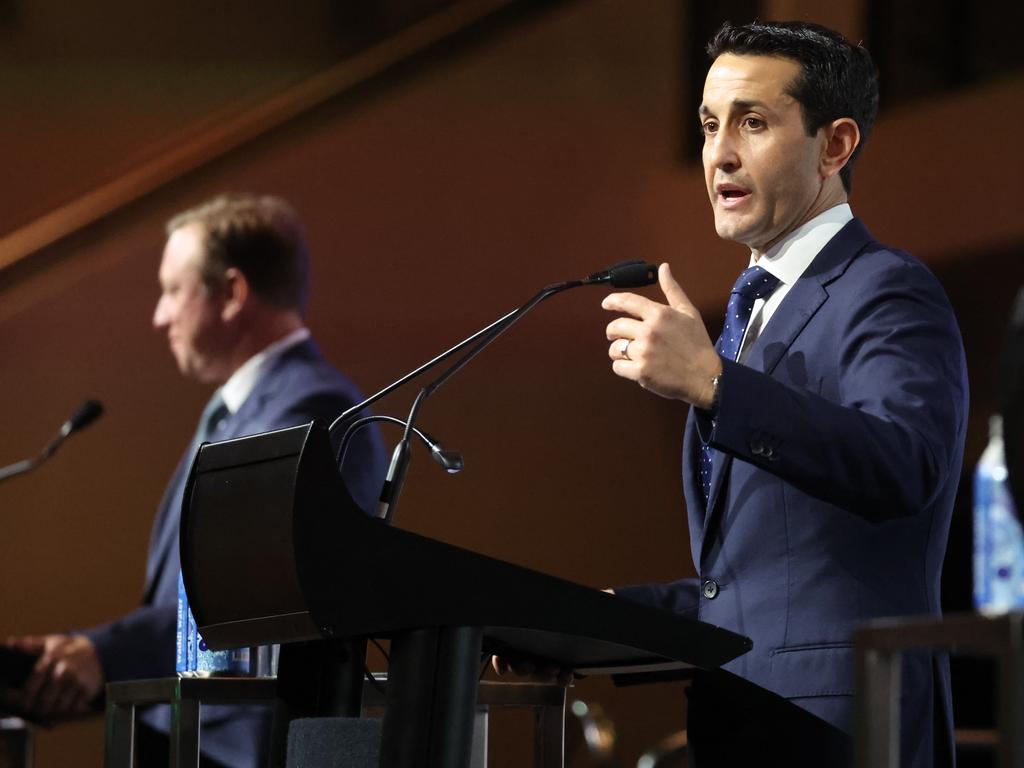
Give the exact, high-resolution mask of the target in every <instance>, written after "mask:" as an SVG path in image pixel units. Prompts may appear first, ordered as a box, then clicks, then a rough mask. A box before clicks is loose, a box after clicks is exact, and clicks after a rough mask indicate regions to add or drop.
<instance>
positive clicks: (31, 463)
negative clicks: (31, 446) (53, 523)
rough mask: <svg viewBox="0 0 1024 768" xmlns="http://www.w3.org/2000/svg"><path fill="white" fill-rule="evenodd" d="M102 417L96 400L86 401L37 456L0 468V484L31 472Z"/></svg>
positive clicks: (99, 404)
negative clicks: (73, 436)
mask: <svg viewBox="0 0 1024 768" xmlns="http://www.w3.org/2000/svg"><path fill="white" fill-rule="evenodd" d="M102 415H103V405H102V404H101V403H100V402H99V401H98V400H86V401H85V402H84V403H82V404H81V405H80V406H78V409H77V410H76V411H75V412H74V413H73V414H71V418H69V419H68V420H67V421H65V422H64V423H63V424H62V425H61V427H60V431H59V432H58V433H57V436H56V437H55V438H54V439H53V440H51V441H50V442H49V444H48V445H47V446H46V447H45V448H43V450H42V451H41V452H40V453H39V455H38V456H36V457H35V458H32V459H25V460H23V461H18V462H15V463H14V464H8V465H7V466H6V467H0V482H2V481H4V480H8V479H10V478H12V477H17V476H18V475H23V474H25V473H26V472H31V471H32V470H33V469H35V468H36V467H38V466H39V465H40V464H42V463H43V462H44V461H46V460H47V459H48V458H50V457H51V456H53V454H55V453H56V452H57V449H58V448H60V446H61V443H63V442H64V441H65V440H67V438H68V437H70V436H71V435H73V434H74V433H75V432H79V431H81V430H83V429H85V428H86V427H88V426H89V425H90V424H92V423H93V422H94V421H96V419H98V418H99V417H100V416H102Z"/></svg>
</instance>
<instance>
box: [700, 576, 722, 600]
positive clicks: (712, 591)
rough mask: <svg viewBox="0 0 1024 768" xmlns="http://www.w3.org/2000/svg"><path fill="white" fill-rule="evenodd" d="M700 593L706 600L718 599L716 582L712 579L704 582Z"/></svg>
mask: <svg viewBox="0 0 1024 768" xmlns="http://www.w3.org/2000/svg"><path fill="white" fill-rule="evenodd" d="M701 591H702V592H703V593H704V597H706V598H707V599H708V600H714V599H715V598H716V597H718V582H717V581H715V580H714V579H708V580H707V581H705V582H704V588H703V589H702V590H701Z"/></svg>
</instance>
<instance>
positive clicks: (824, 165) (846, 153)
mask: <svg viewBox="0 0 1024 768" xmlns="http://www.w3.org/2000/svg"><path fill="white" fill-rule="evenodd" d="M821 130H823V131H824V132H825V146H824V148H823V149H822V152H821V161H820V164H819V167H820V170H821V176H822V178H825V179H830V178H832V177H833V176H835V175H836V174H837V173H839V172H840V171H841V170H842V169H843V168H844V167H845V166H846V164H847V163H848V162H850V158H851V157H852V156H853V151H854V150H855V149H857V145H858V144H860V128H858V127H857V122H856V121H855V120H853V119H852V118H849V117H841V118H839V119H838V120H833V121H832V122H831V123H829V124H828V125H825V126H823V127H822V129H821Z"/></svg>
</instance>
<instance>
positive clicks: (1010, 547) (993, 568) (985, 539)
mask: <svg viewBox="0 0 1024 768" xmlns="http://www.w3.org/2000/svg"><path fill="white" fill-rule="evenodd" d="M974 606H975V607H976V608H977V609H978V610H979V611H980V612H982V613H1005V612H1006V611H1010V610H1014V609H1021V608H1024V536H1022V534H1021V526H1020V523H1019V522H1018V521H1017V516H1016V514H1015V512H1014V506H1013V499H1012V497H1011V496H1010V489H1009V486H1008V484H1007V471H1006V454H1005V451H1004V449H1003V419H1002V417H1001V416H993V417H992V418H991V419H989V441H988V446H987V447H986V448H985V450H984V452H983V453H982V454H981V459H980V460H979V461H978V467H977V469H976V470H975V472H974Z"/></svg>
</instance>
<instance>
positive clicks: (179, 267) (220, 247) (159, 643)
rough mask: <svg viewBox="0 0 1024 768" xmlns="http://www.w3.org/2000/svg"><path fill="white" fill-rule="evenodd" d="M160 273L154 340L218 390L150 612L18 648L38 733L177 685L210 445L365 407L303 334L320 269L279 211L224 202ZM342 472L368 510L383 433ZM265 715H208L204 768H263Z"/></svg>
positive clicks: (176, 222) (154, 574) (356, 447)
mask: <svg viewBox="0 0 1024 768" xmlns="http://www.w3.org/2000/svg"><path fill="white" fill-rule="evenodd" d="M167 232H168V239H167V243H166V246H165V248H164V253H163V259H162V261H161V264H160V273H159V280H160V286H161V291H162V293H161V296H160V300H159V302H158V303H157V306H156V311H155V313H154V315H153V325H154V327H155V328H156V329H157V330H159V331H161V332H165V333H166V334H167V339H168V342H169V344H170V347H171V352H172V354H173V355H174V358H175V361H176V362H177V365H178V368H179V370H180V371H181V373H182V375H184V376H186V377H189V378H191V379H195V380H197V381H199V382H202V383H204V384H214V385H217V387H218V389H217V391H216V393H215V395H214V398H213V399H212V400H211V404H210V405H209V406H207V409H206V411H205V412H204V415H203V419H201V423H200V427H199V431H198V432H197V435H196V438H194V439H193V442H192V444H191V445H190V446H189V448H188V449H187V450H186V452H185V455H184V456H183V457H182V459H181V462H180V463H179V465H178V467H177V469H176V470H175V472H174V475H173V476H172V478H171V481H170V483H169V485H168V487H167V491H166V493H165V494H164V498H163V501H162V502H161V504H160V507H159V508H158V510H157V517H156V521H155V523H154V527H153V534H152V539H151V541H150V547H149V553H148V558H147V563H146V587H145V596H144V598H143V603H142V605H141V606H140V607H139V608H137V609H135V610H134V611H132V612H131V613H129V614H128V615H126V616H123V617H121V618H120V619H117V620H116V621H113V622H111V623H109V624H105V625H103V626H99V627H94V628H91V629H88V630H85V631H83V632H79V633H74V634H70V635H47V636H45V637H28V638H21V639H19V640H17V641H15V644H16V645H17V646H19V647H21V648H23V649H26V650H30V651H34V652H36V653H40V654H41V656H40V659H39V662H38V663H37V665H36V668H35V671H34V672H33V674H32V676H31V678H30V679H29V681H28V683H27V684H26V686H25V689H24V691H25V693H24V697H23V699H24V700H23V701H22V702H21V708H22V709H24V710H26V711H27V712H28V713H30V714H33V715H35V716H36V717H38V718H39V719H44V720H45V719H51V720H52V719H60V718H62V717H68V716H74V715H76V714H83V713H86V712H88V711H90V706H93V705H95V704H96V703H97V701H98V698H99V697H100V695H101V693H102V690H103V685H104V684H105V683H106V682H109V681H117V680H130V679H138V678H153V677H167V676H172V675H174V674H175V639H176V631H175V630H176V608H177V579H178V571H179V569H180V563H179V560H178V527H179V520H180V512H181V499H182V493H183V490H184V484H185V480H186V477H187V474H188V470H189V467H190V466H191V462H192V458H193V456H194V454H195V451H196V449H197V448H198V444H199V442H200V440H201V439H202V440H208V441H214V440H223V439H228V438H232V437H238V436H241V435H248V434H253V433H258V432H265V431H268V430H272V429H279V428H282V427H290V426H294V425H296V424H302V423H305V422H308V421H309V420H311V419H313V418H317V417H319V418H323V419H332V418H333V417H335V416H337V415H338V414H340V413H341V412H342V411H344V410H345V409H346V408H348V407H349V406H351V405H354V404H355V403H357V402H359V401H360V400H361V399H362V398H361V396H360V394H359V392H358V391H357V390H356V388H355V386H354V385H353V384H352V383H351V382H350V381H349V380H348V379H346V378H345V377H344V376H343V375H342V374H341V373H339V372H338V371H337V370H336V369H335V368H334V367H332V366H331V365H330V364H329V363H327V361H326V360H324V358H323V356H322V355H321V353H320V351H319V349H318V348H317V346H316V344H315V343H314V342H313V341H312V339H311V338H310V334H309V331H308V330H307V329H306V328H305V326H304V325H303V320H302V318H303V315H304V312H305V308H306V303H307V297H308V285H309V277H308V275H309V256H308V252H307V248H306V244H305V239H304V235H303V231H302V227H301V224H300V222H299V219H298V217H297V216H296V214H295V212H294V211H293V210H292V209H291V207H290V206H289V205H288V204H287V203H285V202H284V201H283V200H281V199H279V198H273V197H252V196H230V197H218V198H216V199H214V200H212V201H210V202H208V203H205V204H203V205H201V206H199V207H197V208H194V209H191V210H188V211H185V212H184V213H182V214H179V215H178V216H176V217H174V218H173V219H172V220H171V221H170V222H169V223H168V226H167ZM347 456H348V458H347V460H346V462H345V466H344V468H343V474H344V477H345V481H346V484H347V486H348V489H349V491H350V493H351V495H352V497H353V499H354V500H355V501H356V502H357V503H359V504H360V506H362V507H363V508H364V509H366V510H370V509H371V507H372V505H373V503H374V502H375V501H376V499H377V496H378V494H379V491H380V486H381V483H382V482H383V475H384V452H383V447H382V445H381V442H380V437H379V435H378V434H377V432H376V431H375V430H374V429H367V430H363V431H362V432H361V433H357V436H356V438H355V442H354V444H353V445H352V447H351V448H350V450H349V451H348V454H347ZM269 717H270V713H269V711H268V710H267V709H266V708H262V707H239V706H204V707H203V709H202V718H203V721H202V722H203V725H202V728H203V730H202V739H201V742H200V748H201V750H202V753H203V760H204V764H205V765H209V766H217V765H224V766H231V768H241V767H242V766H255V765H259V764H261V762H262V760H263V756H264V754H265V751H266V739H267V731H268V724H269ZM140 720H141V722H142V724H143V725H142V726H141V727H140V729H139V730H140V732H139V734H138V743H139V745H140V749H141V750H142V751H144V752H145V754H143V755H141V756H142V763H141V764H143V765H147V764H153V765H156V764H164V765H166V756H163V757H162V763H161V762H160V761H161V757H158V756H157V755H159V754H160V752H161V751H163V752H164V754H166V748H167V747H166V738H165V737H164V736H163V734H166V733H167V732H168V730H169V711H168V708H167V707H153V708H150V709H148V710H147V711H145V712H143V713H142V714H141V715H140Z"/></svg>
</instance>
